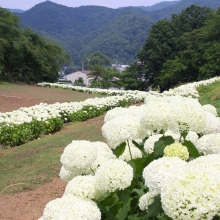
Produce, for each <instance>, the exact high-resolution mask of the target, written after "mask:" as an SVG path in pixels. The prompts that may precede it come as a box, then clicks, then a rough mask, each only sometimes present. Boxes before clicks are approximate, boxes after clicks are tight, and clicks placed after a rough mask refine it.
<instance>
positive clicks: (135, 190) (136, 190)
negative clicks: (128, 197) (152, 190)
mask: <svg viewBox="0 0 220 220" xmlns="http://www.w3.org/2000/svg"><path fill="white" fill-rule="evenodd" d="M133 191H134V192H136V193H137V194H138V196H140V197H141V196H143V195H144V194H146V192H145V191H144V190H143V189H134V190H133Z"/></svg>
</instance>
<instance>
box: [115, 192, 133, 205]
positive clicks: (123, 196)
mask: <svg viewBox="0 0 220 220" xmlns="http://www.w3.org/2000/svg"><path fill="white" fill-rule="evenodd" d="M118 198H119V200H120V201H122V202H123V203H124V204H127V205H128V204H129V203H130V198H131V191H130V190H127V189H125V190H119V191H118Z"/></svg>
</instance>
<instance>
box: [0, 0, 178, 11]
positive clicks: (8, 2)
mask: <svg viewBox="0 0 220 220" xmlns="http://www.w3.org/2000/svg"><path fill="white" fill-rule="evenodd" d="M44 1H45V0H0V7H2V8H8V9H22V10H28V9H30V8H32V7H34V6H35V5H36V4H39V3H41V2H44ZM51 1H52V2H55V3H57V4H61V5H66V6H68V7H79V6H82V5H100V6H105V7H109V8H119V7H123V6H151V5H154V4H156V3H159V2H162V1H174V0H121V1H120V0H51Z"/></svg>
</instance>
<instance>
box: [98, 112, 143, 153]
mask: <svg viewBox="0 0 220 220" xmlns="http://www.w3.org/2000/svg"><path fill="white" fill-rule="evenodd" d="M144 131H145V130H144V129H143V128H142V127H141V124H140V120H139V119H138V118H136V117H134V116H129V115H125V116H120V117H117V118H115V119H112V120H110V121H107V122H106V123H105V124H104V125H103V126H102V135H103V137H104V138H106V140H107V142H108V144H109V146H110V147H111V148H112V149H116V148H117V147H118V146H119V145H120V144H121V143H123V142H125V141H129V140H135V139H139V138H140V139H143V138H144V137H145V136H146V135H147V134H146V133H145V132H144Z"/></svg>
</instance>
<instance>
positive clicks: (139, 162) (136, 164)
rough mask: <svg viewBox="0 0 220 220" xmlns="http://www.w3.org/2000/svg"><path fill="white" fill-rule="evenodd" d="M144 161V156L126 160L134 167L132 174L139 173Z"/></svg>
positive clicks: (141, 170)
mask: <svg viewBox="0 0 220 220" xmlns="http://www.w3.org/2000/svg"><path fill="white" fill-rule="evenodd" d="M144 162H145V158H137V159H132V160H129V161H128V164H130V165H131V166H132V168H133V169H134V174H135V175H136V176H137V175H141V174H142V172H143V169H144V166H143V163H144Z"/></svg>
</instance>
